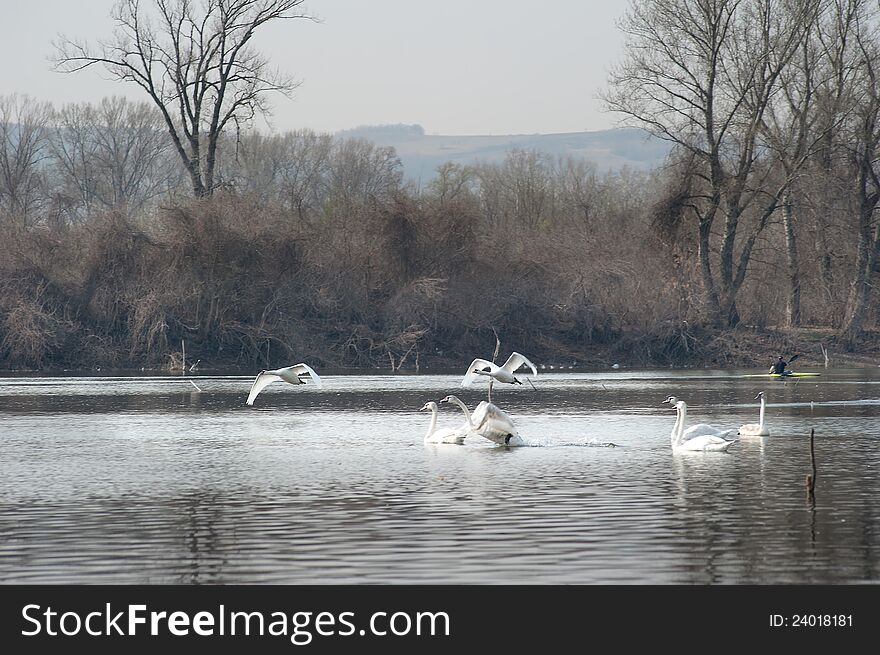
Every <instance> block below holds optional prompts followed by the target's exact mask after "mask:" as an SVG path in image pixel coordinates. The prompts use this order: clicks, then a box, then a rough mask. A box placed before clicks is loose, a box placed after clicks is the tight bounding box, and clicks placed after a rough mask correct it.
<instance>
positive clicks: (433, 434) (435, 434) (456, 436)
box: [419, 400, 471, 445]
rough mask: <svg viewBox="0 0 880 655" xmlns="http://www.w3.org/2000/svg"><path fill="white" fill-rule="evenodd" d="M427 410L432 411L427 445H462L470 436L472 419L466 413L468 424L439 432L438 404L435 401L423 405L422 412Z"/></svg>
mask: <svg viewBox="0 0 880 655" xmlns="http://www.w3.org/2000/svg"><path fill="white" fill-rule="evenodd" d="M426 409H430V410H431V424H430V425H429V426H428V431H427V432H426V433H425V443H450V444H458V445H461V444H463V443H464V440H465V437H467V436H468V434H470V431H471V430H470V426H471V417H470V415H469V414H468V413H467V412H465V417H466V418H467V422H466V423H465V424H464V425H462V426H461V427H459V428H441V429H440V430H437V429H436V428H437V403H435V402H434V401H433V400H432V401H430V402H427V403H425V404H424V405H422V408H421V409H420V410H419V411H420V412H423V411H425V410H426Z"/></svg>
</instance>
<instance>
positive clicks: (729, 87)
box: [604, 0, 819, 325]
mask: <svg viewBox="0 0 880 655" xmlns="http://www.w3.org/2000/svg"><path fill="white" fill-rule="evenodd" d="M818 5H819V0H810V1H809V2H797V1H789V0H696V1H691V0H633V2H632V4H631V9H630V11H629V12H628V14H627V15H626V17H625V19H624V21H623V22H622V27H623V30H624V32H625V33H626V34H627V35H628V39H629V40H628V44H627V51H626V56H625V59H624V61H623V62H622V63H621V64H620V65H619V66H618V67H617V68H616V70H614V71H613V72H612V74H611V77H610V79H609V89H608V91H607V92H606V93H605V94H604V99H605V102H606V106H607V107H608V109H610V110H611V111H616V112H620V113H622V114H623V115H624V116H625V118H626V119H628V120H629V121H630V122H632V123H633V124H635V125H638V126H641V127H644V128H646V129H648V130H649V131H650V132H652V133H653V134H655V135H657V136H659V137H661V138H664V139H666V140H669V141H671V142H673V143H675V144H677V145H678V146H679V147H680V148H682V149H683V150H685V151H688V152H691V153H693V154H694V156H695V157H696V159H697V162H698V163H699V166H697V167H696V168H695V170H696V172H697V174H698V175H699V176H700V178H701V179H702V185H701V187H702V188H701V189H698V190H697V191H698V197H696V198H694V202H691V203H689V207H691V208H692V210H693V212H694V213H695V215H696V218H697V229H698V233H699V261H700V270H701V277H702V282H703V290H704V293H705V296H706V301H707V305H708V307H709V310H710V314H711V315H712V316H713V318H714V320H715V322H717V323H719V324H722V325H735V324H736V323H737V322H738V321H739V313H738V310H737V307H736V298H737V293H738V291H739V289H740V288H741V286H742V283H743V281H744V279H745V275H746V271H747V268H748V264H749V261H750V258H751V252H752V248H753V247H754V244H755V241H756V239H757V237H758V236H759V235H760V232H761V231H762V230H763V228H764V227H765V226H766V224H767V221H768V219H769V217H770V216H771V215H772V214H773V212H774V211H775V210H776V208H777V206H778V204H779V202H780V199H781V196H782V194H783V193H784V191H785V189H786V188H787V185H788V181H787V180H786V181H784V182H783V184H782V185H781V186H777V187H776V188H775V189H769V190H768V189H767V188H766V187H767V182H768V181H767V177H766V176H767V175H768V173H769V172H770V171H772V167H770V166H767V165H766V163H765V164H763V165H761V164H760V160H761V156H760V155H761V146H762V144H761V142H760V138H759V137H760V126H761V123H762V119H763V115H764V112H765V110H766V108H767V104H768V102H769V100H770V98H772V97H773V95H774V94H775V93H776V92H777V90H778V88H779V82H780V75H781V73H782V71H783V69H784V68H785V67H786V66H787V65H788V63H789V61H790V60H791V58H792V56H794V54H795V53H796V52H797V51H798V48H799V45H800V43H801V42H802V40H803V38H804V35H805V33H806V31H807V28H808V26H809V25H811V24H812V21H813V17H814V16H815V14H816V12H817V11H818ZM750 208H751V213H752V214H753V215H754V220H753V221H752V227H751V228H750V229H749V230H748V232H747V233H746V234H745V236H744V237H743V236H742V235H741V231H742V230H741V228H743V227H744V226H743V219H744V217H745V216H746V215H747V214H748V212H747V210H749V209H750ZM717 221H720V222H721V223H722V225H721V226H720V227H721V229H720V234H719V238H720V247H719V257H718V262H717V265H718V271H717V273H716V271H715V270H713V262H712V257H711V253H712V243H711V241H712V235H713V230H714V229H715V227H716V222H717Z"/></svg>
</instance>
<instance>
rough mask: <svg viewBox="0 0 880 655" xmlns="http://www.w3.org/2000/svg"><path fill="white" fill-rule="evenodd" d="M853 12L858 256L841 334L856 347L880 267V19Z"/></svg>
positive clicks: (872, 7)
mask: <svg viewBox="0 0 880 655" xmlns="http://www.w3.org/2000/svg"><path fill="white" fill-rule="evenodd" d="M845 5H846V6H849V7H852V9H853V11H854V13H853V15H852V16H853V24H854V30H853V34H852V36H853V42H854V45H855V55H856V56H855V57H854V61H853V63H854V64H855V67H856V68H855V72H856V76H855V79H854V86H853V89H854V93H856V94H857V95H856V96H855V98H854V101H855V102H854V105H853V112H852V114H851V115H850V120H849V121H848V123H849V128H850V129H849V130H848V131H847V135H846V137H847V138H846V140H847V141H848V142H849V143H851V146H850V148H851V150H850V156H851V158H852V165H853V169H854V175H853V178H854V182H855V184H854V197H855V202H856V226H855V227H856V235H857V250H856V257H855V262H854V274H853V279H852V282H851V285H850V292H849V296H848V298H847V305H846V313H845V316H844V323H843V326H842V330H841V334H842V336H843V337H844V339H845V341H846V342H847V343H849V344H850V345H852V344H853V343H854V341H855V340H856V339H858V337H859V336H861V334H862V331H863V329H864V323H865V319H866V317H867V313H868V307H869V301H870V297H871V291H872V284H871V280H872V277H873V275H874V274H875V272H876V269H877V265H878V263H880V220H878V219H877V209H878V206H880V170H878V160H880V39H878V36H877V34H878V27H880V16H878V10H877V5H876V3H869V2H867V1H866V0H848V2H846V3H845Z"/></svg>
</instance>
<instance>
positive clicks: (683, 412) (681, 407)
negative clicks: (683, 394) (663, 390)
mask: <svg viewBox="0 0 880 655" xmlns="http://www.w3.org/2000/svg"><path fill="white" fill-rule="evenodd" d="M675 410H676V412H677V413H678V418H677V420H676V422H675V427H674V428H673V429H672V446H673V447H675V446H677V445H678V444H679V443H681V438H682V437H683V436H684V422H685V420H686V419H687V405H685V404H684V403H683V402H682V403H680V404H677V405H676V406H675Z"/></svg>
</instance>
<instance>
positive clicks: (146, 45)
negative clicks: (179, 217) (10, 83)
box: [56, 0, 309, 196]
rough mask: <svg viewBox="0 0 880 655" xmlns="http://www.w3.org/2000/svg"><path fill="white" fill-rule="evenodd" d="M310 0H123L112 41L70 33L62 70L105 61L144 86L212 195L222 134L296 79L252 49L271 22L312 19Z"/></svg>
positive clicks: (203, 190) (62, 44)
mask: <svg viewBox="0 0 880 655" xmlns="http://www.w3.org/2000/svg"><path fill="white" fill-rule="evenodd" d="M303 2H304V0H206V2H204V3H197V2H193V1H192V0H153V2H152V3H151V4H153V5H154V6H155V11H153V12H149V11H147V10H145V9H144V8H143V7H142V3H141V2H140V0H119V1H118V2H117V4H116V6H115V7H114V9H113V14H112V16H113V19H114V21H115V23H116V31H115V35H114V39H113V40H112V41H107V42H101V43H99V45H98V47H97V49H93V48H92V47H90V46H89V45H87V44H85V43H80V42H76V41H72V40H70V39H68V38H66V37H61V40H60V41H59V43H58V44H57V46H56V49H57V55H56V68H57V70H59V71H62V72H74V71H79V70H83V69H84V68H88V67H90V66H93V65H102V66H104V67H105V68H106V69H107V71H109V73H110V74H111V75H112V76H113V77H114V78H115V79H117V80H119V81H122V82H131V83H134V84H137V85H138V86H140V87H141V88H142V89H143V90H144V91H145V92H146V93H147V95H148V96H149V97H150V99H151V100H152V101H153V102H154V103H155V104H156V106H157V107H158V108H159V111H160V112H161V113H162V116H163V118H164V120H165V124H166V125H167V127H168V131H169V133H170V135H171V139H172V142H173V143H174V147H175V149H176V150H177V153H178V154H179V156H180V158H181V161H182V162H183V164H184V166H185V167H186V170H187V172H188V173H189V177H190V180H191V182H192V188H193V193H194V194H195V195H196V196H208V195H211V193H212V192H213V190H214V188H215V179H214V169H215V165H216V158H217V147H218V143H219V139H220V135H221V134H222V133H223V131H224V130H225V129H226V128H227V127H228V126H229V125H230V124H234V125H239V124H242V123H247V122H249V121H250V120H251V119H253V118H254V116H255V115H257V114H258V113H266V112H267V111H268V105H267V101H266V95H267V94H268V93H269V92H272V91H278V92H281V93H284V94H289V93H291V92H292V91H293V89H294V88H295V87H296V84H295V83H294V82H293V80H292V79H290V78H288V77H286V76H283V75H281V74H280V73H278V72H276V71H273V70H272V69H271V68H270V66H269V61H268V60H267V59H266V58H265V57H264V56H263V55H261V54H259V53H258V52H256V51H255V50H253V49H252V47H251V43H252V40H253V38H254V35H255V34H256V32H257V30H259V29H260V28H262V27H263V26H264V25H266V24H267V23H269V22H271V21H275V20H281V19H292V18H309V17H308V16H306V15H305V14H302V13H299V12H298V9H299V7H300V5H302V4H303Z"/></svg>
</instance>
